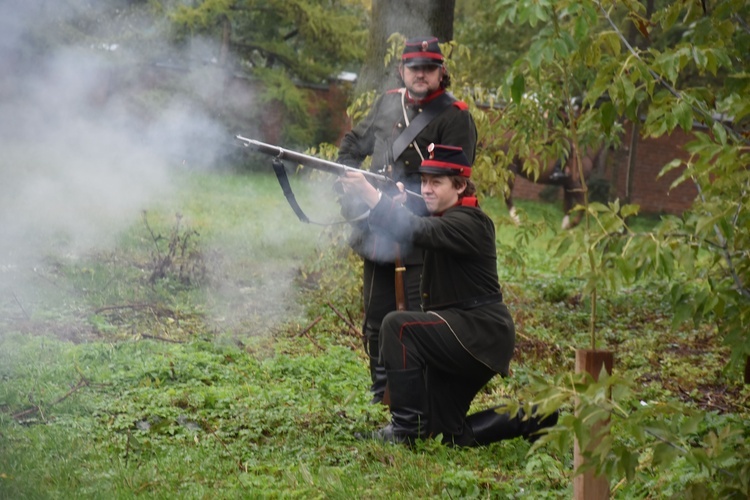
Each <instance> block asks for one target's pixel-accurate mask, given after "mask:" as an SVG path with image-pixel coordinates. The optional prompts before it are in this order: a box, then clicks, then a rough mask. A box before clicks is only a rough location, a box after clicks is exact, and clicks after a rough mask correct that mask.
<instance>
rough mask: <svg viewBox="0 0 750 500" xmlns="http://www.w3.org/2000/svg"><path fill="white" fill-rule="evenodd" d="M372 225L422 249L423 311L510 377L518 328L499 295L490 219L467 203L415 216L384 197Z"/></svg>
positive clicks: (493, 238)
mask: <svg viewBox="0 0 750 500" xmlns="http://www.w3.org/2000/svg"><path fill="white" fill-rule="evenodd" d="M466 200H468V201H473V200H474V199H473V198H467V199H466ZM368 222H369V224H370V225H371V226H375V227H377V228H379V229H381V230H384V231H387V232H388V233H389V234H390V235H391V236H392V237H393V238H394V239H395V240H397V241H399V242H404V243H412V244H414V246H416V247H418V248H421V249H423V250H424V265H423V267H422V281H421V284H420V293H421V295H422V309H423V310H424V311H427V312H431V313H433V314H436V315H438V316H440V317H441V318H442V319H443V320H445V322H446V323H448V325H450V327H451V330H452V331H453V333H454V335H455V336H456V339H457V340H458V341H459V342H460V343H461V345H462V346H463V347H464V349H466V350H467V351H468V352H469V353H470V354H471V355H472V356H474V358H476V359H477V360H478V361H480V362H482V363H483V364H484V365H486V366H487V367H489V368H490V369H492V370H493V371H495V372H496V373H500V374H502V375H507V374H508V369H509V365H510V359H511V357H512V356H513V348H514V346H515V327H514V325H513V319H512V318H511V316H510V313H509V312H508V309H507V308H506V307H505V304H504V303H503V302H502V295H501V293H500V284H499V281H498V276H497V251H496V248H495V226H494V224H493V222H492V220H491V219H490V218H489V217H488V216H487V215H486V214H485V213H484V212H482V210H480V209H479V208H478V207H476V206H463V205H461V206H455V207H452V208H449V209H448V210H446V211H445V212H444V213H443V214H441V215H440V216H433V217H417V216H415V215H414V214H412V213H411V212H410V211H409V210H406V209H404V207H402V206H400V205H399V204H397V203H395V202H393V200H392V199H391V198H390V197H388V196H382V197H381V200H380V202H378V204H377V205H376V206H375V207H374V208H373V209H372V210H371V212H370V215H369V217H368Z"/></svg>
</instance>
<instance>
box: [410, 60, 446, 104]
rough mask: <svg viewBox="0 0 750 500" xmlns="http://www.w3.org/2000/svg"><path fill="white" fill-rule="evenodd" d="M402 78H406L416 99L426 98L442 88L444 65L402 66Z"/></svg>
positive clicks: (411, 93)
mask: <svg viewBox="0 0 750 500" xmlns="http://www.w3.org/2000/svg"><path fill="white" fill-rule="evenodd" d="M400 72H401V78H402V79H403V80H404V85H405V86H406V90H408V91H409V95H411V96H412V97H414V98H416V99H424V98H425V97H427V96H428V95H430V94H431V93H433V92H435V91H436V90H437V89H439V88H440V80H442V78H443V67H442V66H438V65H435V64H424V65H420V66H403V65H402V66H401V68H400Z"/></svg>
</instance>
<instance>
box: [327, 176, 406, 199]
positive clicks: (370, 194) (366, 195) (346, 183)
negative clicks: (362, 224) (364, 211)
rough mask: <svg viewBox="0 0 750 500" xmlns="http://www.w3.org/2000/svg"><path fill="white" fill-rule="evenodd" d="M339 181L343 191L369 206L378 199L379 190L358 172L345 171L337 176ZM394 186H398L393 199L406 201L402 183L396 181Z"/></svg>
mask: <svg viewBox="0 0 750 500" xmlns="http://www.w3.org/2000/svg"><path fill="white" fill-rule="evenodd" d="M339 182H340V183H341V186H342V187H343V188H344V192H345V193H347V194H350V195H352V196H356V197H357V198H359V199H360V200H362V201H363V202H364V203H365V204H367V206H368V207H370V208H372V207H374V206H375V205H377V204H378V201H380V195H381V193H380V191H379V190H378V189H376V188H375V186H373V185H372V184H370V183H369V182H368V181H367V179H366V178H365V176H364V175H362V174H361V173H360V172H354V171H348V172H345V173H344V175H342V176H341V177H339ZM396 187H398V194H396V195H395V196H393V200H394V201H396V202H397V203H401V204H404V203H406V192H405V191H404V185H403V184H402V183H400V182H398V183H396Z"/></svg>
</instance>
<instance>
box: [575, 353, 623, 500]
mask: <svg viewBox="0 0 750 500" xmlns="http://www.w3.org/2000/svg"><path fill="white" fill-rule="evenodd" d="M613 363H614V354H613V353H612V352H610V351H594V350H586V349H578V350H576V373H589V374H591V376H592V377H593V378H594V380H599V373H600V372H601V370H602V366H603V367H605V369H606V370H607V373H608V374H610V375H611V374H612V365H613ZM576 405H577V402H576ZM608 425H609V421H605V422H599V423H597V424H596V425H595V426H594V428H592V429H591V433H592V434H595V433H597V432H599V430H600V429H601V428H602V427H604V426H608ZM597 444H598V441H594V442H592V443H590V445H589V449H592V448H594V447H596V445H597ZM584 462H585V458H584V457H583V454H582V453H581V450H580V448H579V446H578V440H577V439H576V441H575V448H574V450H573V466H574V467H575V469H576V470H577V469H578V468H579V467H580V466H581V465H583V463H584ZM573 498H574V499H575V500H603V499H607V498H609V480H608V479H607V476H606V475H601V476H595V475H594V471H593V470H589V471H586V472H584V473H583V474H579V475H577V476H575V477H574V478H573Z"/></svg>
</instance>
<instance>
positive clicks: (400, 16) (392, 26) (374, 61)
mask: <svg viewBox="0 0 750 500" xmlns="http://www.w3.org/2000/svg"><path fill="white" fill-rule="evenodd" d="M455 8H456V0H372V24H371V26H370V37H369V43H368V47H367V54H366V56H365V62H364V65H363V66H362V69H361V71H360V73H359V78H358V82H357V91H358V92H364V91H367V90H372V89H375V90H378V91H380V92H382V91H384V90H385V89H387V88H392V87H394V86H395V85H396V82H397V74H398V73H397V70H396V68H397V66H398V60H396V61H392V64H389V65H388V67H387V68H386V67H385V65H384V61H385V56H386V52H387V50H388V37H390V36H391V35H392V34H394V33H401V34H402V35H404V36H405V37H406V38H411V37H414V36H429V35H432V36H436V37H437V38H438V40H440V41H441V42H448V41H451V40H453V21H454V15H455Z"/></svg>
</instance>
